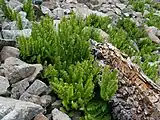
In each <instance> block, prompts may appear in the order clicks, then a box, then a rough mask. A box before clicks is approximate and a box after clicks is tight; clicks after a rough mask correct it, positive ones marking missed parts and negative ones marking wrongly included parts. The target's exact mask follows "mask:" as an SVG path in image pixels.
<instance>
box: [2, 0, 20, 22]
mask: <svg viewBox="0 0 160 120" xmlns="http://www.w3.org/2000/svg"><path fill="white" fill-rule="evenodd" d="M0 8H1V9H2V11H3V13H4V15H5V17H7V18H8V19H9V20H12V21H13V20H16V19H17V12H16V11H14V10H12V9H11V8H10V7H8V6H7V4H6V2H5V1H4V0H0Z"/></svg>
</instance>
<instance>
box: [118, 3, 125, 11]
mask: <svg viewBox="0 0 160 120" xmlns="http://www.w3.org/2000/svg"><path fill="white" fill-rule="evenodd" d="M116 6H117V7H118V8H119V9H121V10H123V9H125V8H126V5H125V4H121V3H116Z"/></svg>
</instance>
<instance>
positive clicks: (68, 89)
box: [44, 61, 99, 110]
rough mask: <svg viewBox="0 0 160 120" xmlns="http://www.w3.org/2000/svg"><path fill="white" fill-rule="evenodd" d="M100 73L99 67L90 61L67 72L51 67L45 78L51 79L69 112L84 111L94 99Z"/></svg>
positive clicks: (72, 66) (73, 66) (48, 68)
mask: <svg viewBox="0 0 160 120" xmlns="http://www.w3.org/2000/svg"><path fill="white" fill-rule="evenodd" d="M98 73H99V69H98V67H96V66H94V65H92V63H91V62H90V61H84V62H82V63H79V62H78V63H77V64H76V65H71V66H69V68H68V69H67V70H66V71H65V70H62V69H59V70H56V69H55V67H54V66H51V65H50V66H49V67H47V69H46V70H45V75H44V76H45V77H50V82H51V84H52V86H53V90H54V91H55V93H57V95H58V97H59V98H61V99H62V103H63V105H64V107H65V108H66V109H67V110H70V108H72V109H76V110H84V108H85V106H86V105H87V103H88V102H89V101H90V100H91V99H92V98H93V97H94V94H93V92H94V81H95V80H96V78H97V75H98Z"/></svg>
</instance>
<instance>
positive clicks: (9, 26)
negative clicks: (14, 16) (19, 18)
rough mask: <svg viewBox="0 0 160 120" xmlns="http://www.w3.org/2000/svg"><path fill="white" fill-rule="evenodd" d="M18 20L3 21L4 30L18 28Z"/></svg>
mask: <svg viewBox="0 0 160 120" xmlns="http://www.w3.org/2000/svg"><path fill="white" fill-rule="evenodd" d="M17 29H18V28H17V25H16V21H12V22H3V23H2V30H17Z"/></svg>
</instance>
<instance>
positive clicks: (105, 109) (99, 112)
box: [82, 100, 111, 120]
mask: <svg viewBox="0 0 160 120" xmlns="http://www.w3.org/2000/svg"><path fill="white" fill-rule="evenodd" d="M84 119H85V120H111V114H110V106H109V104H108V103H107V102H105V101H103V100H92V101H90V102H89V103H88V105H87V107H86V110H85V117H84ZM82 120H83V119H82Z"/></svg>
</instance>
